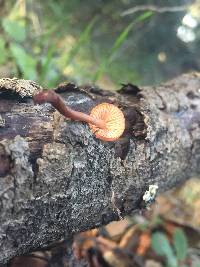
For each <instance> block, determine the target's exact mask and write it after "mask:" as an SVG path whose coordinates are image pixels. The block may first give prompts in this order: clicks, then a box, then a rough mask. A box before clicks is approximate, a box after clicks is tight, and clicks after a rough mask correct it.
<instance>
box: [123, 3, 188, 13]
mask: <svg viewBox="0 0 200 267" xmlns="http://www.w3.org/2000/svg"><path fill="white" fill-rule="evenodd" d="M189 6H190V5H182V6H165V7H159V6H155V5H139V6H135V7H131V8H129V9H127V10H125V11H123V12H122V13H121V16H127V15H132V14H134V13H136V12H139V11H152V12H157V13H166V12H183V11H186V10H187V9H188V8H189Z"/></svg>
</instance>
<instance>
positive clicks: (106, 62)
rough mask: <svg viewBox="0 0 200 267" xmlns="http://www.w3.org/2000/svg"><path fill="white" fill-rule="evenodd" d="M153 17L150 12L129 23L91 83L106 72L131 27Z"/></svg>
mask: <svg viewBox="0 0 200 267" xmlns="http://www.w3.org/2000/svg"><path fill="white" fill-rule="evenodd" d="M152 15H153V13H152V12H144V14H142V15H140V16H138V17H137V18H136V19H135V20H134V21H133V22H131V23H130V24H129V25H128V26H127V27H126V28H125V29H124V30H123V31H122V32H121V33H120V34H119V36H118V37H117V39H116V40H115V42H114V44H113V46H112V47H111V51H110V54H109V55H107V57H105V58H104V59H103V60H102V62H101V64H100V66H99V69H98V70H97V72H96V73H95V75H94V78H93V82H96V81H97V80H99V79H100V78H101V76H102V75H103V73H104V72H106V71H107V70H108V68H109V66H110V64H111V63H112V62H113V61H114V57H115V55H116V53H117V52H118V51H119V49H120V47H121V46H122V45H123V43H124V42H125V41H126V39H127V37H128V34H129V32H130V31H131V30H132V29H133V26H134V25H135V24H136V23H138V22H142V21H144V20H145V19H147V18H149V17H151V16H152Z"/></svg>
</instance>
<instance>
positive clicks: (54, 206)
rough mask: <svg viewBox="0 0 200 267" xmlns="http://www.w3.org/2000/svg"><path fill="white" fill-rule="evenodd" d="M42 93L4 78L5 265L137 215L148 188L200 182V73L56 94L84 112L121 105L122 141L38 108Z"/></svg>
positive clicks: (0, 245)
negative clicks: (35, 98)
mask: <svg viewBox="0 0 200 267" xmlns="http://www.w3.org/2000/svg"><path fill="white" fill-rule="evenodd" d="M41 89H42V88H41V87H40V86H38V85H36V84H35V83H33V82H31V81H24V80H17V79H12V80H11V79H0V214H1V216H0V262H2V263H5V262H7V261H8V260H9V259H10V258H12V257H13V256H15V255H19V254H23V253H27V252H29V251H33V250H35V249H40V248H42V247H45V246H48V245H50V244H52V243H53V242H54V241H58V240H61V239H64V238H69V237H70V236H72V235H73V233H77V232H79V231H83V230H86V229H89V228H92V227H96V226H99V225H102V224H105V223H108V222H110V221H112V220H114V219H119V216H124V215H126V214H130V213H131V212H132V211H134V210H136V209H140V208H141V207H142V206H143V204H144V203H143V201H142V197H143V195H144V193H145V191H146V190H148V186H149V185H155V184H157V185H158V187H159V189H158V190H159V192H162V191H165V190H167V189H169V188H172V187H174V186H177V185H178V184H179V183H181V182H183V181H184V180H186V179H188V178H190V177H191V176H194V175H195V176H197V175H199V172H200V164H199V163H200V127H199V125H200V119H199V118H200V116H199V115H200V76H199V74H197V73H192V74H188V75H183V76H180V77H178V78H176V79H174V80H172V81H170V82H168V83H165V84H163V85H161V86H158V87H145V88H138V87H136V86H132V85H127V86H124V87H123V88H122V89H121V90H120V91H119V92H118V93H116V92H110V91H104V90H100V89H97V88H94V87H85V88H78V87H76V86H74V85H72V84H68V85H64V84H63V85H60V86H59V87H58V88H57V91H58V92H59V93H60V94H61V96H62V97H63V98H64V99H65V101H66V103H67V104H68V105H69V106H70V107H72V108H74V109H76V110H78V111H84V112H89V111H90V110H91V108H92V107H93V106H94V105H95V104H96V103H99V102H111V103H114V104H116V105H118V106H119V107H120V108H121V109H122V110H123V112H124V114H125V117H126V130H125V133H124V135H123V136H122V137H121V138H120V139H119V140H118V141H116V142H102V141H100V140H97V139H96V138H95V137H94V136H93V135H92V133H91V131H90V129H89V127H88V126H87V125H86V124H85V123H80V122H74V121H70V120H67V119H65V118H63V117H62V116H61V115H60V114H58V112H56V111H55V110H54V109H53V108H52V107H51V106H50V105H49V104H45V105H42V106H34V105H33V101H32V95H34V94H35V93H37V92H39V91H40V90H41Z"/></svg>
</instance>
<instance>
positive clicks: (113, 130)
mask: <svg viewBox="0 0 200 267" xmlns="http://www.w3.org/2000/svg"><path fill="white" fill-rule="evenodd" d="M90 115H91V116H92V117H94V118H96V119H100V120H103V121H104V122H105V125H106V127H105V129H100V128H99V127H97V126H95V125H93V124H91V123H90V124H89V126H90V128H91V130H92V132H93V133H94V134H95V136H96V137H97V138H99V139H101V140H104V141H115V140H117V139H118V138H119V137H120V136H121V135H122V134H123V132H124V129H125V118H124V114H123V112H122V111H121V110H120V109H119V108H118V107H116V106H114V105H113V104H109V103H101V104H99V105H97V106H96V107H94V108H93V109H92V110H91V113H90Z"/></svg>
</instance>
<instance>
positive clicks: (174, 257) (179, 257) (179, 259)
mask: <svg viewBox="0 0 200 267" xmlns="http://www.w3.org/2000/svg"><path fill="white" fill-rule="evenodd" d="M152 248H153V250H154V251H155V252H156V254H157V255H159V256H163V257H165V259H166V264H167V267H180V266H182V267H186V265H185V260H186V257H187V249H188V245H187V239H186V237H185V234H184V232H183V231H182V230H181V229H180V228H178V229H176V231H175V232H174V234H173V241H172V244H170V242H169V240H168V238H167V236H166V235H165V234H164V233H162V232H156V233H154V234H153V235H152Z"/></svg>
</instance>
